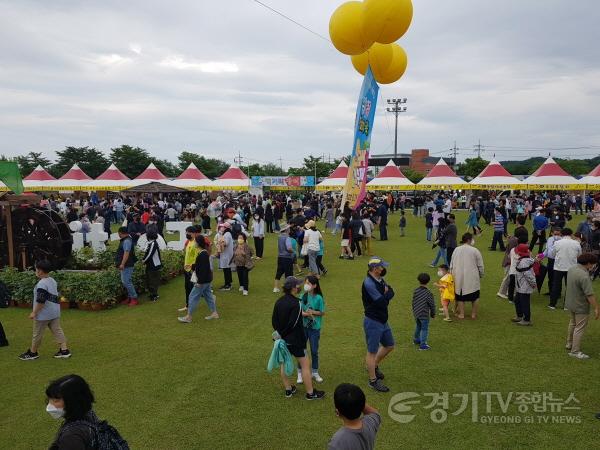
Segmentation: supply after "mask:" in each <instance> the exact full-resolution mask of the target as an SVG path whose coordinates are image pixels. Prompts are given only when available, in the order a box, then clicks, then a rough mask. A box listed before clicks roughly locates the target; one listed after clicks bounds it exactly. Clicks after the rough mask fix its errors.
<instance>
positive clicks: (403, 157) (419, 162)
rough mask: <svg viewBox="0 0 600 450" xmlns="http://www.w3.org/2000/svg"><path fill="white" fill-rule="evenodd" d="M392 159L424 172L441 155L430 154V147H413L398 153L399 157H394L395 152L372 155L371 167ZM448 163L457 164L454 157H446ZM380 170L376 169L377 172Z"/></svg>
mask: <svg viewBox="0 0 600 450" xmlns="http://www.w3.org/2000/svg"><path fill="white" fill-rule="evenodd" d="M390 159H392V160H393V161H394V163H395V164H396V165H397V166H398V167H399V168H400V170H402V169H412V170H414V171H416V172H420V173H423V174H427V173H429V171H430V170H431V169H432V168H433V166H435V165H436V164H437V162H438V161H439V160H440V157H439V156H429V149H426V148H425V149H420V148H419V149H413V150H411V152H410V153H398V157H397V158H394V154H393V153H390V154H385V155H370V157H369V167H372V168H375V169H377V168H380V167H384V166H385V165H386V164H387V163H388V162H389V161H390ZM444 161H446V164H448V165H449V166H451V167H453V166H454V165H455V164H456V161H455V160H454V158H444ZM377 171H378V170H376V172H377Z"/></svg>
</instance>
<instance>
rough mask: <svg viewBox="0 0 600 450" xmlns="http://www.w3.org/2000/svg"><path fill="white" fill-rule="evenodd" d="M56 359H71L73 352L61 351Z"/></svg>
mask: <svg viewBox="0 0 600 450" xmlns="http://www.w3.org/2000/svg"><path fill="white" fill-rule="evenodd" d="M54 357H55V358H70V357H71V352H70V351H69V349H66V350H59V351H57V352H56V353H55V354H54Z"/></svg>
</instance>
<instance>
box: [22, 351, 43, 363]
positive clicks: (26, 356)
mask: <svg viewBox="0 0 600 450" xmlns="http://www.w3.org/2000/svg"><path fill="white" fill-rule="evenodd" d="M39 357H40V355H38V353H37V352H35V353H33V352H32V351H31V350H27V351H26V352H25V353H22V354H20V355H19V359H20V360H21V361H31V360H34V359H38V358H39Z"/></svg>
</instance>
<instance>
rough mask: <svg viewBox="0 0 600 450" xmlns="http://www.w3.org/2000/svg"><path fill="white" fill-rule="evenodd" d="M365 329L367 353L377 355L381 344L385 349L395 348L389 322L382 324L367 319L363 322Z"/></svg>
mask: <svg viewBox="0 0 600 450" xmlns="http://www.w3.org/2000/svg"><path fill="white" fill-rule="evenodd" d="M363 328H364V330H365V338H366V341H367V351H368V352H369V353H377V350H379V344H381V345H383V346H384V347H393V346H394V336H393V335H392V329H391V328H390V326H389V325H388V323H387V322H386V323H381V322H377V321H376V320H373V319H369V318H368V317H365V319H364V321H363Z"/></svg>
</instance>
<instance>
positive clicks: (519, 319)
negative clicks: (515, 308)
mask: <svg viewBox="0 0 600 450" xmlns="http://www.w3.org/2000/svg"><path fill="white" fill-rule="evenodd" d="M522 320H523V318H522V317H513V318H512V319H510V321H511V322H514V323H518V322H521V321H522Z"/></svg>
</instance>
